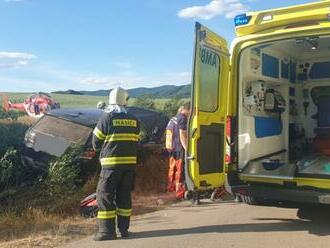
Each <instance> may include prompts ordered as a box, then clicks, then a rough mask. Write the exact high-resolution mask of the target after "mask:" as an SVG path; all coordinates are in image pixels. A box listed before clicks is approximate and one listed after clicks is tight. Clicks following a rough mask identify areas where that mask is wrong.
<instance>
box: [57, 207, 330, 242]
mask: <svg viewBox="0 0 330 248" xmlns="http://www.w3.org/2000/svg"><path fill="white" fill-rule="evenodd" d="M312 209H313V211H312V210H311V208H308V209H307V210H306V209H305V208H301V209H298V208H296V207H294V206H291V207H290V206H285V208H281V207H278V205H276V206H249V205H246V204H243V203H234V202H222V203H210V202H204V203H203V204H202V205H200V206H190V204H189V203H187V202H186V203H180V204H175V205H172V206H170V207H168V208H166V209H165V210H161V211H158V212H154V213H149V214H146V215H143V216H139V217H137V218H136V219H135V220H134V221H133V222H132V226H131V231H132V232H134V233H133V235H132V237H131V238H130V239H128V240H120V239H118V240H115V241H106V242H104V241H103V242H94V241H93V240H92V237H88V238H86V239H83V240H79V241H76V242H73V243H70V244H67V245H66V246H64V247H67V248H70V247H79V248H83V247H86V248H87V247H88V248H92V247H93V248H94V247H95V248H98V247H100V248H102V247H111V248H130V247H134V248H148V247H152V248H167V247H178V248H192V247H199V248H222V247H226V248H229V247H239V248H242V247H244V248H259V247H260V248H268V247H281V248H282V247H290V248H293V247H297V248H304V247H308V248H311V247H317V248H321V247H330V207H329V208H320V207H312ZM298 216H300V218H299V217H298Z"/></svg>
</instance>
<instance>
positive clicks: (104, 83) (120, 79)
mask: <svg viewBox="0 0 330 248" xmlns="http://www.w3.org/2000/svg"><path fill="white" fill-rule="evenodd" d="M190 81H191V73H190V72H173V73H165V74H161V75H157V76H156V75H144V76H141V75H139V74H135V73H131V74H118V75H97V74H91V75H87V76H81V77H80V79H79V83H81V84H84V85H86V86H87V85H89V86H92V85H94V86H95V88H100V87H103V88H105V87H107V88H113V87H116V86H122V87H125V88H135V87H142V86H143V87H154V86H159V85H164V84H175V85H179V84H188V83H190Z"/></svg>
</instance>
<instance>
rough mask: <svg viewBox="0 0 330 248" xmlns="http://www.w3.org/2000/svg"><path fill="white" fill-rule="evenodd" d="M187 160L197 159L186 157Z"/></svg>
mask: <svg viewBox="0 0 330 248" xmlns="http://www.w3.org/2000/svg"><path fill="white" fill-rule="evenodd" d="M186 159H187V160H195V157H194V156H188V157H186Z"/></svg>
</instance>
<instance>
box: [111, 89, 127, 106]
mask: <svg viewBox="0 0 330 248" xmlns="http://www.w3.org/2000/svg"><path fill="white" fill-rule="evenodd" d="M127 101H128V93H127V91H126V90H124V89H123V88H120V87H117V88H114V89H113V90H112V91H111V92H110V94H109V104H110V105H119V106H126V105H127Z"/></svg>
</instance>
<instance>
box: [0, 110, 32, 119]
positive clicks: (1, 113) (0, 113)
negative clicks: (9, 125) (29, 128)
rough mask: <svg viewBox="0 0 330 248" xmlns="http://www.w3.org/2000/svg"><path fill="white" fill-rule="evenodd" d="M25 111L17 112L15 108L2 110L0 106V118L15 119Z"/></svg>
mask: <svg viewBox="0 0 330 248" xmlns="http://www.w3.org/2000/svg"><path fill="white" fill-rule="evenodd" d="M24 115H26V113H24V112H19V111H15V110H9V111H7V112H6V111H4V110H3V109H2V108H0V119H11V120H17V119H18V117H20V116H24Z"/></svg>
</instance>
